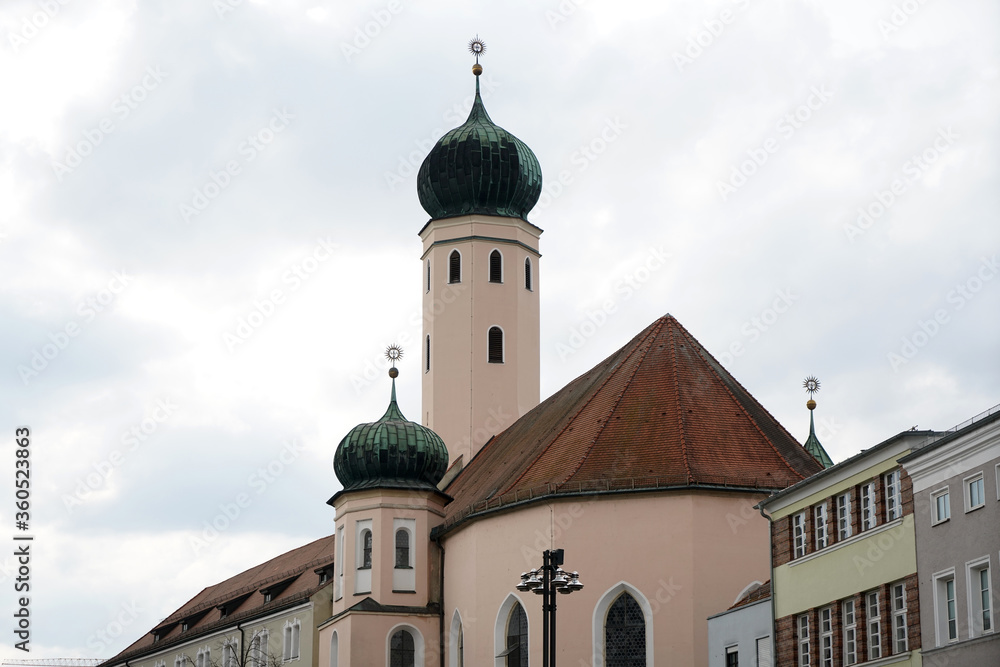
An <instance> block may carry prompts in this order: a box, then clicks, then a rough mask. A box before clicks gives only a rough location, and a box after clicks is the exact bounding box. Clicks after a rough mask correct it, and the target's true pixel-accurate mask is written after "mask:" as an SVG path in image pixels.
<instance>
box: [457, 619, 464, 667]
mask: <svg viewBox="0 0 1000 667" xmlns="http://www.w3.org/2000/svg"><path fill="white" fill-rule="evenodd" d="M458 667H465V634H464V633H463V632H462V626H461V625H460V626H458Z"/></svg>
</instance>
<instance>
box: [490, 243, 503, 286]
mask: <svg viewBox="0 0 1000 667" xmlns="http://www.w3.org/2000/svg"><path fill="white" fill-rule="evenodd" d="M490 282H491V283H502V282H503V257H502V256H501V255H500V251H499V250H494V251H493V252H491V253H490Z"/></svg>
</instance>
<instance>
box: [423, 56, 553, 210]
mask: <svg viewBox="0 0 1000 667" xmlns="http://www.w3.org/2000/svg"><path fill="white" fill-rule="evenodd" d="M472 71H473V72H474V73H475V74H476V99H475V101H474V102H473V104H472V110H471V111H470V112H469V118H468V120H466V121H465V123H464V124H462V125H459V126H458V127H456V128H455V129H453V130H451V131H450V132H448V133H447V134H445V135H444V136H443V137H441V138H440V139H439V140H438V142H437V143H436V144H435V145H434V148H432V149H431V152H430V153H428V155H427V157H426V158H424V162H423V164H421V165H420V171H419V172H417V195H418V196H419V198H420V205H421V206H423V207H424V210H425V211H427V213H428V215H430V216H431V219H432V220H436V219H439V218H454V217H457V216H460V215H470V214H472V213H479V214H483V215H497V216H502V217H510V218H522V219H524V220H526V219H527V216H528V211H530V210H531V209H532V208H533V207H534V206H535V204H536V203H537V202H538V197H539V196H540V195H541V193H542V168H541V166H540V165H539V164H538V158H536V157H535V154H534V153H532V152H531V149H530V148H528V146H527V145H526V144H525V143H524V142H523V141H521V140H520V139H518V138H517V137H515V136H514V135H513V134H511V133H510V132H508V131H507V130H505V129H503V128H502V127H500V126H499V125H496V124H494V123H493V121H492V120H490V117H489V114H487V113H486V107H484V106H483V98H482V97H480V95H479V74H480V73H481V72H482V67H481V66H479V64H478V63H477V64H476V66H475V67H474V68H473V70H472Z"/></svg>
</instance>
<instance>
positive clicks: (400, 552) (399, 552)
mask: <svg viewBox="0 0 1000 667" xmlns="http://www.w3.org/2000/svg"><path fill="white" fill-rule="evenodd" d="M396 567H397V568H401V569H409V568H410V533H409V531H407V530H406V529H405V528H400V529H399V530H397V531H396Z"/></svg>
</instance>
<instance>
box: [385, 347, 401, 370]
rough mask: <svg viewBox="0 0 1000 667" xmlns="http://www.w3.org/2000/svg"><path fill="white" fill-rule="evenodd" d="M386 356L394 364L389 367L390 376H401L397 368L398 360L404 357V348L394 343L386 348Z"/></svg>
mask: <svg viewBox="0 0 1000 667" xmlns="http://www.w3.org/2000/svg"><path fill="white" fill-rule="evenodd" d="M385 358H386V359H388V360H389V362H390V363H391V364H392V368H390V369H389V377H391V378H393V379H396V377H398V376H399V371H398V370H396V361H397V360H399V359H402V358H403V348H401V347H400V346H399V345H396V344H395V343H393V344H392V345H390V346H389V347H387V348H385Z"/></svg>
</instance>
